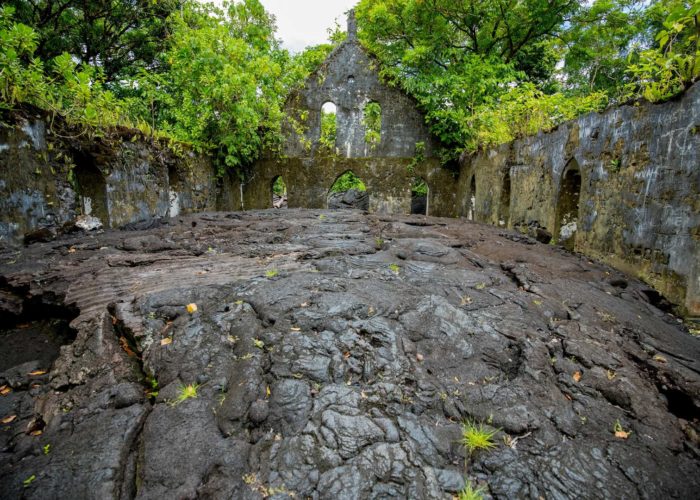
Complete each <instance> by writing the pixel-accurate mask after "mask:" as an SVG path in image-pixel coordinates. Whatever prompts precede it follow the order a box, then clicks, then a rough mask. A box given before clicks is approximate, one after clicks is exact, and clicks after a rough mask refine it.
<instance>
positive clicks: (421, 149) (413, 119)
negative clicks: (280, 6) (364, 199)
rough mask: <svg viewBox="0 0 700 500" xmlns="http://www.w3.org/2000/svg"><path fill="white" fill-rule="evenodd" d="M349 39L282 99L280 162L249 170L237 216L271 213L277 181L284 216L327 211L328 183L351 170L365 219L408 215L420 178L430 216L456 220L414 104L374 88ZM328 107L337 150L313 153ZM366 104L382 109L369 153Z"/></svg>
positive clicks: (449, 182)
mask: <svg viewBox="0 0 700 500" xmlns="http://www.w3.org/2000/svg"><path fill="white" fill-rule="evenodd" d="M349 31H350V35H349V38H348V40H347V41H345V42H344V43H343V44H342V45H340V46H339V47H338V48H337V49H336V50H335V51H334V52H333V53H332V54H331V55H330V56H329V57H328V59H327V60H326V61H325V62H324V64H323V66H322V67H321V68H320V69H319V70H318V71H317V72H316V73H315V74H314V75H312V76H311V77H310V78H309V79H308V81H307V82H306V85H305V87H304V88H303V89H301V90H299V91H297V92H295V93H294V94H293V95H292V96H291V97H290V98H289V100H288V102H287V106H286V109H285V111H286V116H287V118H286V121H285V123H284V125H283V133H284V136H285V141H284V144H283V146H282V154H281V155H275V154H272V153H269V154H267V155H266V157H265V158H264V159H263V160H261V161H259V162H258V163H257V164H256V165H255V166H254V168H253V169H252V170H251V173H250V174H249V175H248V177H247V179H246V180H245V184H244V188H243V208H244V209H254V208H270V207H271V202H272V183H273V181H274V179H275V178H276V177H277V176H280V175H281V176H282V178H283V179H284V182H285V184H286V186H287V196H288V203H289V207H290V208H326V203H327V201H326V200H327V195H328V192H329V190H330V188H331V186H332V185H333V183H334V182H335V180H336V179H337V178H338V177H339V176H340V175H342V174H343V173H345V172H346V171H348V170H352V171H353V172H354V173H355V174H356V175H358V176H359V177H360V178H361V179H362V180H363V182H364V183H365V185H366V186H367V190H368V194H369V209H370V211H371V212H375V213H405V214H407V213H410V211H411V185H412V182H413V179H414V178H415V177H422V178H423V179H424V180H425V181H426V182H427V184H428V186H429V195H428V198H429V200H428V211H429V214H430V215H443V216H453V215H455V212H454V207H455V206H456V204H455V190H454V184H455V178H454V177H453V176H452V174H451V173H450V172H448V171H446V170H445V169H444V168H441V167H440V164H439V161H438V160H437V159H436V158H435V157H434V153H435V144H434V141H433V139H432V137H431V135H430V133H429V132H428V129H427V126H426V125H425V123H424V118H423V116H422V115H421V114H420V112H419V111H418V109H417V107H416V103H415V102H414V101H413V100H412V99H411V98H409V97H408V96H407V95H405V94H404V93H403V92H401V91H399V90H398V89H395V88H392V87H389V86H387V85H384V84H383V83H381V82H380V80H379V76H378V74H377V69H376V67H375V63H374V62H373V60H372V59H371V58H370V57H369V56H368V55H367V54H366V53H365V51H364V50H363V49H362V48H361V47H360V44H359V42H358V41H357V39H356V37H355V35H354V33H353V31H352V30H349ZM327 102H332V103H334V104H335V105H336V124H337V135H336V150H335V152H333V153H330V154H329V153H328V152H324V151H322V149H321V148H320V145H319V138H320V136H321V116H322V114H321V108H322V107H323V104H324V103H327ZM370 102H376V103H378V104H379V105H380V106H381V117H382V127H381V140H380V142H379V144H378V145H377V146H376V147H374V148H371V147H370V145H369V144H368V143H367V142H366V140H365V127H364V125H363V110H364V108H365V106H366V105H367V104H368V103H370ZM417 144H420V146H418V147H417ZM280 156H281V157H280ZM231 189H232V190H235V187H234V188H231Z"/></svg>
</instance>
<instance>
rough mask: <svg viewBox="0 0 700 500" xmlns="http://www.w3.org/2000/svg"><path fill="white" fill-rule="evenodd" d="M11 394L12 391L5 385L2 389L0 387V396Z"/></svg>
mask: <svg viewBox="0 0 700 500" xmlns="http://www.w3.org/2000/svg"><path fill="white" fill-rule="evenodd" d="M11 392H12V389H10V388H9V387H7V386H6V385H3V386H2V387H0V396H7V395H8V394H9V393H11Z"/></svg>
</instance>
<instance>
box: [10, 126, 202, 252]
mask: <svg viewBox="0 0 700 500" xmlns="http://www.w3.org/2000/svg"><path fill="white" fill-rule="evenodd" d="M13 121H14V125H13V126H11V127H7V128H3V129H2V130H0V241H2V240H4V241H17V240H19V239H21V237H22V236H23V235H24V234H25V233H27V232H29V231H33V230H36V229H39V228H51V229H57V228H59V227H60V226H62V225H63V224H64V223H65V222H67V221H69V220H72V219H74V218H75V217H76V216H78V215H81V214H90V215H93V216H96V217H98V218H99V219H100V220H101V222H102V223H103V225H104V226H106V227H120V226H123V225H125V224H129V223H134V222H140V221H148V220H150V219H153V218H156V217H167V216H169V215H172V216H174V215H177V214H179V213H180V212H196V211H202V210H207V209H213V208H215V202H216V189H215V187H216V185H215V178H214V171H213V168H212V165H211V161H210V160H209V159H208V158H206V157H202V156H198V155H195V154H194V153H191V152H184V153H181V154H177V155H176V154H174V153H173V152H172V151H171V150H169V149H168V148H167V147H165V146H161V145H159V144H158V143H155V142H152V141H150V140H147V139H146V138H144V137H143V136H141V134H140V133H139V132H138V131H125V130H121V131H114V132H111V133H107V134H102V135H100V136H97V137H90V136H88V135H87V134H86V133H74V132H72V131H70V130H67V129H66V128H65V127H63V128H61V130H57V129H58V126H57V125H55V123H54V125H53V127H54V130H52V125H50V123H51V122H50V121H49V120H48V119H47V118H46V117H45V116H43V115H42V114H41V113H36V114H34V113H25V114H24V115H23V116H22V117H16V118H14V119H13Z"/></svg>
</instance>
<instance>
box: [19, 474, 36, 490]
mask: <svg viewBox="0 0 700 500" xmlns="http://www.w3.org/2000/svg"><path fill="white" fill-rule="evenodd" d="M34 481H36V475H34V474H32V475H31V476H29V477H28V478H27V479H25V480H24V481H22V485H24V487H25V488H28V487H29V486H30V485H31V484H32V483H33V482H34Z"/></svg>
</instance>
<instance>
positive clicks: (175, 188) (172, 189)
mask: <svg viewBox="0 0 700 500" xmlns="http://www.w3.org/2000/svg"><path fill="white" fill-rule="evenodd" d="M181 193H182V178H181V176H180V173H179V172H178V171H177V168H175V166H174V165H169V166H168V201H169V204H170V206H169V207H168V215H169V216H170V217H177V216H178V215H180V209H181V207H180V201H181V200H180V196H181Z"/></svg>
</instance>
